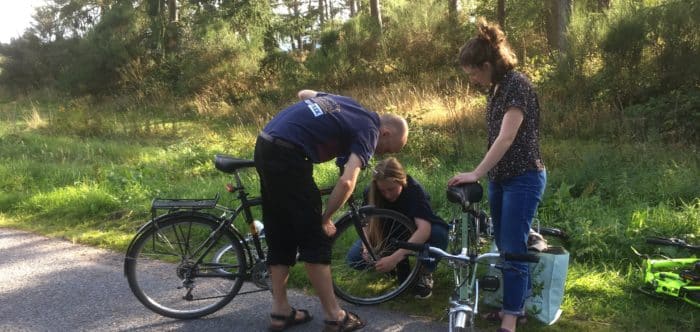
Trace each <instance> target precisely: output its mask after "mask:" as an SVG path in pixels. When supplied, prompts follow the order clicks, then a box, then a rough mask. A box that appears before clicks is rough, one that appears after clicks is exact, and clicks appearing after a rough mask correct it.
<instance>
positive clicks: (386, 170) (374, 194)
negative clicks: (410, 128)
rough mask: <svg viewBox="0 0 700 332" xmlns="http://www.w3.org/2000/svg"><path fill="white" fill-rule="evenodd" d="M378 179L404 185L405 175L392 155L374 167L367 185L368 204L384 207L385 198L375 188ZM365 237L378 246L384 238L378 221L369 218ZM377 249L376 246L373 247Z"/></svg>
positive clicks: (405, 182)
mask: <svg viewBox="0 0 700 332" xmlns="http://www.w3.org/2000/svg"><path fill="white" fill-rule="evenodd" d="M380 180H390V181H394V182H396V183H398V184H400V185H401V186H402V187H406V184H407V176H406V171H405V170H404V168H403V166H402V165H401V163H400V162H399V161H398V160H397V159H396V158H394V157H389V158H386V159H384V160H382V161H380V162H379V163H377V166H375V167H374V174H372V184H371V185H370V187H369V193H368V195H367V201H368V203H369V204H371V205H374V206H376V207H380V208H381V207H384V206H385V205H386V200H385V199H384V197H383V196H382V194H381V193H380V192H379V188H377V181H380ZM367 239H368V240H369V243H370V244H371V245H372V246H373V247H374V246H379V245H380V244H381V243H382V240H384V234H383V230H382V227H381V224H380V223H379V222H375V221H374V220H370V222H369V227H368V230H367ZM375 249H377V248H375Z"/></svg>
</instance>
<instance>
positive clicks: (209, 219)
mask: <svg viewBox="0 0 700 332" xmlns="http://www.w3.org/2000/svg"><path fill="white" fill-rule="evenodd" d="M219 226H220V224H219V222H218V221H217V220H216V219H215V218H214V217H213V216H210V215H206V214H201V213H178V214H173V215H169V216H165V217H164V218H162V219H159V220H157V221H156V223H154V224H153V225H152V226H151V227H150V228H149V229H147V230H145V231H144V232H142V233H141V234H140V235H138V236H137V238H136V239H135V240H134V242H133V244H132V245H131V246H130V248H129V251H128V252H127V258H126V262H125V272H126V276H127V279H128V281H129V287H130V288H131V291H132V292H133V293H134V295H136V297H137V298H138V300H139V301H140V302H141V303H143V305H145V306H146V307H147V308H149V309H150V310H152V311H154V312H156V313H158V314H161V315H163V316H167V317H172V318H178V319H191V318H197V317H201V316H204V315H208V314H210V313H213V312H215V311H217V310H219V309H220V308H221V307H223V306H225V305H226V304H228V303H229V302H230V301H231V300H232V299H233V298H234V297H235V296H236V294H237V293H238V291H239V290H240V288H241V285H242V284H243V276H244V274H245V271H246V262H245V256H244V252H243V248H242V247H241V244H240V242H239V240H238V238H237V237H236V236H235V235H234V234H233V233H232V232H230V231H229V230H221V231H219V232H216V233H214V232H213V231H214V230H216V229H217V228H218V227H219Z"/></svg>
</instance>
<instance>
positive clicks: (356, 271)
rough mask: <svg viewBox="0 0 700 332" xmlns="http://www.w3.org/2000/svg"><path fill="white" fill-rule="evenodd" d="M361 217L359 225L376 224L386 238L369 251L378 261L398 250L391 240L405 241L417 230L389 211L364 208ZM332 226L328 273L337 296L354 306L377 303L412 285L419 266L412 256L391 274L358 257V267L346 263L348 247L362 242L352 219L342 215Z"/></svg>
mask: <svg viewBox="0 0 700 332" xmlns="http://www.w3.org/2000/svg"><path fill="white" fill-rule="evenodd" d="M361 216H362V218H363V219H362V220H361V223H362V225H368V224H369V223H370V222H372V223H379V224H380V225H381V226H380V228H381V229H382V230H383V233H384V234H385V235H387V236H385V237H383V239H382V241H381V243H378V244H376V245H375V246H374V247H375V249H372V250H374V254H375V257H377V258H380V257H385V256H389V255H391V254H392V253H394V252H395V251H396V250H397V248H396V247H395V246H394V245H393V244H392V243H391V239H397V240H402V241H407V240H408V239H409V238H410V237H411V235H412V234H413V232H414V231H415V230H416V225H415V223H414V222H413V221H411V220H409V219H408V218H407V217H406V216H404V215H402V214H400V213H397V212H394V211H391V210H385V209H377V208H366V209H363V210H362V212H361ZM335 226H336V235H335V238H334V240H333V256H332V259H331V270H332V276H333V288H334V290H335V294H336V295H337V296H338V297H340V298H341V299H343V300H345V301H348V302H350V303H354V304H360V305H367V304H378V303H382V302H386V301H388V300H391V299H392V298H394V297H396V296H398V295H399V294H401V292H403V291H404V290H405V289H406V288H407V287H408V286H409V285H410V284H411V283H412V282H413V280H414V279H415V277H416V275H417V274H418V269H419V268H420V265H421V264H420V262H419V261H418V260H417V258H416V256H415V255H409V256H407V257H406V259H405V260H403V261H402V262H400V263H399V264H398V265H397V266H396V268H395V269H394V270H393V271H391V272H389V273H380V272H378V271H376V270H375V269H374V267H373V266H372V263H368V262H367V261H365V260H362V259H361V258H360V261H361V263H359V264H358V262H357V261H355V262H351V261H350V260H349V255H348V253H349V252H350V249H351V247H352V246H353V245H355V243H356V242H357V241H361V240H360V237H359V235H358V232H357V231H356V230H355V227H354V222H353V219H352V218H351V217H350V216H349V215H345V216H343V217H342V218H341V219H340V220H339V221H338V222H337V223H336V224H335ZM358 244H359V243H358ZM360 248H361V247H360ZM370 257H371V256H370Z"/></svg>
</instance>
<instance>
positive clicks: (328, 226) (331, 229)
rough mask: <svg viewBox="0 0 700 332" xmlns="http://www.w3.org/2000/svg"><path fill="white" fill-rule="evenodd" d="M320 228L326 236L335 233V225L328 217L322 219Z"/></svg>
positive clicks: (331, 235)
mask: <svg viewBox="0 0 700 332" xmlns="http://www.w3.org/2000/svg"><path fill="white" fill-rule="evenodd" d="M321 228H323V232H324V233H326V236H328V237H333V235H335V225H334V224H333V221H331V220H330V219H326V220H324V221H323V223H322V224H321Z"/></svg>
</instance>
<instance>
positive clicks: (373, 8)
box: [369, 0, 382, 34]
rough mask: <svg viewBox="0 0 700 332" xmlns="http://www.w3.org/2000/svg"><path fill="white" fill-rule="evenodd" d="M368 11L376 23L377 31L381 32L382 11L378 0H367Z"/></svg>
mask: <svg viewBox="0 0 700 332" xmlns="http://www.w3.org/2000/svg"><path fill="white" fill-rule="evenodd" d="M369 12H370V15H371V16H372V18H373V19H374V21H375V22H376V24H377V27H378V28H379V33H380V34H381V33H382V12H381V8H380V6H379V0H370V1H369Z"/></svg>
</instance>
